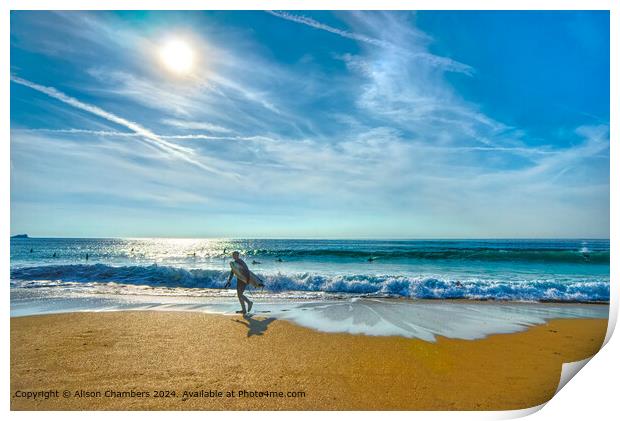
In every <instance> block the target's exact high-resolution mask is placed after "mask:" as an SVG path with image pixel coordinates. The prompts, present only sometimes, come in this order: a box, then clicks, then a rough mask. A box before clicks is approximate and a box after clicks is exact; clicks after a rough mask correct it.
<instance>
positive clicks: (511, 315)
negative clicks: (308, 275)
mask: <svg viewBox="0 0 620 421" xmlns="http://www.w3.org/2000/svg"><path fill="white" fill-rule="evenodd" d="M11 294H12V296H11V315H12V316H24V315H30V314H49V313H60V312H76V311H118V310H135V311H143V310H154V311H194V312H206V313H218V314H224V315H234V314H235V313H234V312H235V310H237V309H238V306H239V304H238V303H237V301H236V297H232V296H230V295H228V296H218V297H216V296H211V297H190V296H171V295H159V296H153V295H124V294H118V295H109V294H86V293H83V292H72V293H67V290H59V289H55V288H51V289H50V288H37V289H30V290H28V289H13V290H12V291H11ZM254 299H255V305H254V309H253V312H254V313H253V315H252V316H251V317H257V318H261V317H274V318H276V319H281V320H287V321H290V322H293V323H295V324H298V325H301V326H304V327H308V328H311V329H316V330H319V331H323V332H340V333H351V334H364V335H372V336H403V337H407V338H418V339H422V340H425V341H435V340H436V337H437V336H444V337H448V338H458V339H470V340H471V339H479V338H483V337H485V336H488V335H491V334H497V333H511V332H518V331H522V330H525V329H527V327H529V326H532V325H536V324H542V323H544V322H545V321H546V320H548V319H553V318H607V317H608V312H609V306H607V305H585V304H541V303H488V302H460V301H435V300H395V299H368V298H347V299H335V298H334V297H330V296H324V297H322V299H316V297H315V299H308V298H306V299H297V298H294V297H289V296H280V297H261V298H256V297H255V298H254Z"/></svg>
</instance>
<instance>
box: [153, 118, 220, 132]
mask: <svg viewBox="0 0 620 421" xmlns="http://www.w3.org/2000/svg"><path fill="white" fill-rule="evenodd" d="M162 123H164V124H167V125H169V126H172V127H176V128H178V129H183V130H205V131H208V132H217V133H230V132H232V130H231V129H228V128H226V127H222V126H218V125H217V124H211V123H207V122H203V121H187V120H175V119H171V118H167V119H164V120H162Z"/></svg>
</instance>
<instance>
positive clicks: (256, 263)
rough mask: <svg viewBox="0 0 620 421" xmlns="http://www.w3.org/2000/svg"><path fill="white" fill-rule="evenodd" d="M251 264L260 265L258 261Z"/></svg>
mask: <svg viewBox="0 0 620 421" xmlns="http://www.w3.org/2000/svg"><path fill="white" fill-rule="evenodd" d="M252 264H253V265H260V262H259V261H258V260H252Z"/></svg>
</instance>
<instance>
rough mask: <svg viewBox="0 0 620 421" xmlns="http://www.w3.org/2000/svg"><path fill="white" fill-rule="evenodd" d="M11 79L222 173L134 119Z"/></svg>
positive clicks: (173, 153)
mask: <svg viewBox="0 0 620 421" xmlns="http://www.w3.org/2000/svg"><path fill="white" fill-rule="evenodd" d="M11 81H12V82H15V83H17V84H19V85H23V86H26V87H28V88H31V89H34V90H35V91H38V92H41V93H43V94H45V95H47V96H49V97H51V98H54V99H57V100H59V101H61V102H64V103H65V104H68V105H71V106H72V107H74V108H78V109H80V110H83V111H86V112H89V113H91V114H94V115H96V116H98V117H101V118H103V119H106V120H108V121H111V122H113V123H116V124H118V125H120V126H124V127H126V128H128V129H129V130H131V131H132V132H134V133H135V134H136V135H138V136H141V137H144V138H146V139H149V140H151V141H153V142H154V143H155V144H156V145H157V146H159V147H160V148H161V149H162V150H164V151H166V152H168V153H170V154H172V155H174V156H176V157H178V158H180V159H183V160H185V161H187V162H190V163H191V164H194V165H196V166H198V167H200V168H202V169H204V170H207V171H211V172H215V173H221V172H220V171H219V170H216V169H214V168H211V167H208V166H206V165H204V164H203V163H202V162H199V161H196V160H195V159H193V158H191V157H189V156H188V155H192V154H193V153H194V152H193V151H192V150H191V149H188V148H184V147H182V146H177V145H175V144H173V143H170V142H167V141H166V140H164V139H162V138H161V136H158V135H156V134H155V133H153V132H152V131H150V130H148V129H146V128H144V127H142V126H141V125H139V124H138V123H134V122H133V121H129V120H127V119H125V118H122V117H119V116H117V115H115V114H112V113H110V112H108V111H105V110H104V109H102V108H99V107H97V106H95V105H91V104H87V103H85V102H82V101H80V100H79V99H76V98H73V97H70V96H68V95H66V94H64V93H63V92H60V91H59V90H57V89H56V88H53V87H50V86H43V85H39V84H38V83H34V82H30V81H29V80H26V79H22V78H20V77H17V76H13V75H11Z"/></svg>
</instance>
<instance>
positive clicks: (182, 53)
mask: <svg viewBox="0 0 620 421" xmlns="http://www.w3.org/2000/svg"><path fill="white" fill-rule="evenodd" d="M159 59H160V61H161V63H162V64H163V65H164V67H166V69H168V70H170V71H171V72H173V73H175V74H177V75H185V74H188V73H190V72H191V71H192V69H193V68H194V62H195V55H194V50H193V49H192V47H191V46H190V45H189V44H188V43H187V42H186V41H184V40H182V39H170V40H168V41H166V42H165V43H164V44H163V45H162V46H161V47H160V48H159Z"/></svg>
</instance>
